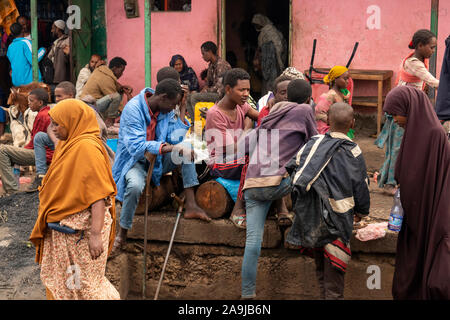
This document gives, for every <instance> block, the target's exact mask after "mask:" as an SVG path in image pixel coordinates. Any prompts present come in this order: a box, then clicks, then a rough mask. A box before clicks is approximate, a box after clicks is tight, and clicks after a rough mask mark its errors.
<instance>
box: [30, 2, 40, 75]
mask: <svg viewBox="0 0 450 320" xmlns="http://www.w3.org/2000/svg"><path fill="white" fill-rule="evenodd" d="M36 2H37V1H36V0H31V3H30V4H31V6H30V7H31V8H30V10H31V49H32V50H31V51H32V68H33V81H35V82H37V81H39V65H38V55H37V51H38V34H37V7H36Z"/></svg>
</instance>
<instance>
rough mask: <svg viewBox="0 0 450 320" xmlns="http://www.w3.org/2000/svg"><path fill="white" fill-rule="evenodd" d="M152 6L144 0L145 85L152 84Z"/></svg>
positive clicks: (148, 0)
mask: <svg viewBox="0 0 450 320" xmlns="http://www.w3.org/2000/svg"><path fill="white" fill-rule="evenodd" d="M151 15H152V8H151V3H150V0H145V14H144V17H145V86H146V87H147V88H150V87H151V86H152V59H151V56H152V20H151Z"/></svg>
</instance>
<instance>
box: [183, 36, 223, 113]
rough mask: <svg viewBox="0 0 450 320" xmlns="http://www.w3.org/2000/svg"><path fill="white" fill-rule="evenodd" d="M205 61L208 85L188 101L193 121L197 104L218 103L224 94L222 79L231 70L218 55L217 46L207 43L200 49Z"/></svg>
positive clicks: (192, 95)
mask: <svg viewBox="0 0 450 320" xmlns="http://www.w3.org/2000/svg"><path fill="white" fill-rule="evenodd" d="M200 50H201V53H202V57H203V60H205V61H206V62H208V63H209V64H208V70H207V75H206V84H205V86H204V87H203V88H202V90H201V92H197V93H193V94H191V95H190V96H189V99H188V106H187V109H188V113H189V117H190V118H191V120H194V108H195V105H196V104H197V102H216V101H217V100H218V99H220V94H221V93H223V92H222V91H223V85H222V78H223V76H224V73H225V72H226V71H228V70H230V69H231V66H230V64H229V63H228V62H227V61H225V60H223V59H222V58H221V57H219V55H218V54H217V46H216V45H215V44H214V43H213V42H211V41H207V42H205V43H203V44H202V45H201V47H200Z"/></svg>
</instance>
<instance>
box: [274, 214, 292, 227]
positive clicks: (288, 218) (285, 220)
mask: <svg viewBox="0 0 450 320" xmlns="http://www.w3.org/2000/svg"><path fill="white" fill-rule="evenodd" d="M277 221H278V225H279V226H283V227H285V226H286V227H287V226H290V225H292V223H293V222H294V214H293V213H292V212H282V213H279V214H278V219H277Z"/></svg>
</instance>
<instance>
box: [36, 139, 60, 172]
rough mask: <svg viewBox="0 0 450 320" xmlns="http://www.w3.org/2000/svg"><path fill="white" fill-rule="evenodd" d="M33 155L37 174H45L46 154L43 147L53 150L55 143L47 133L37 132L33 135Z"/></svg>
mask: <svg viewBox="0 0 450 320" xmlns="http://www.w3.org/2000/svg"><path fill="white" fill-rule="evenodd" d="M33 143H34V157H35V164H36V173H37V174H46V173H47V169H48V167H47V154H46V151H45V147H46V146H47V147H49V148H50V149H52V150H55V145H54V144H53V141H52V140H51V139H50V137H49V136H48V134H46V133H45V132H38V133H36V135H35V136H34V140H33Z"/></svg>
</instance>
